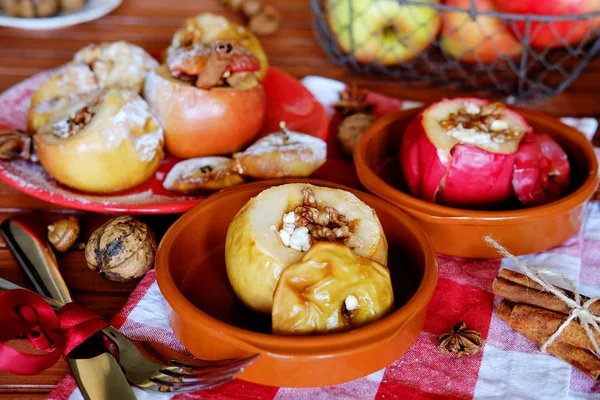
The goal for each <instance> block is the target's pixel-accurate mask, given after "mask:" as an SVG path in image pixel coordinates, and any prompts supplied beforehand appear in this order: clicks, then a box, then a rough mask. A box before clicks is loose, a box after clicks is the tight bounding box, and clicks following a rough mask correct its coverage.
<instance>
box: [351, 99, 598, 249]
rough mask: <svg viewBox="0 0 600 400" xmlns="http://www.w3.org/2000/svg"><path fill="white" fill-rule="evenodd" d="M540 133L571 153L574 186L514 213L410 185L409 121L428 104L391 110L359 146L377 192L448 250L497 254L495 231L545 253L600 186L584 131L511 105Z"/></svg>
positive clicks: (571, 230)
mask: <svg viewBox="0 0 600 400" xmlns="http://www.w3.org/2000/svg"><path fill="white" fill-rule="evenodd" d="M511 108H512V109H514V110H516V111H518V112H519V113H521V115H523V117H524V118H525V119H526V120H527V122H528V123H529V124H530V125H531V126H532V127H533V128H534V131H535V132H541V133H547V134H548V135H550V136H551V137H552V138H554V139H555V140H556V141H557V142H558V143H559V144H560V145H561V146H562V147H563V148H564V149H565V151H566V152H567V154H568V156H569V161H570V163H571V168H572V181H573V185H572V186H573V187H572V190H571V192H570V194H568V195H567V196H565V197H563V198H561V199H559V200H557V201H554V202H552V203H549V204H546V205H543V206H537V207H531V208H522V209H518V210H508V211H472V210H465V209H459V208H452V207H446V206H442V205H438V204H433V203H429V202H426V201H423V200H420V199H417V198H415V197H413V196H411V195H410V194H409V193H408V191H406V189H405V188H404V182H403V177H402V169H401V167H400V159H399V154H400V144H401V140H402V135H403V133H404V131H405V129H406V127H407V125H408V123H409V122H410V121H411V120H412V119H413V118H414V117H415V116H416V115H417V114H418V113H420V112H421V111H422V110H423V108H417V109H411V110H405V111H400V112H396V113H393V114H389V115H387V116H385V117H383V118H381V119H380V120H378V121H377V122H376V123H375V124H373V125H372V126H371V127H370V128H369V129H368V130H367V131H366V132H365V133H364V135H363V136H362V137H361V139H360V141H359V143H358V144H357V146H356V148H355V150H354V162H355V165H356V171H357V174H358V178H359V180H360V182H361V184H362V185H363V186H364V187H365V188H366V189H367V190H368V191H370V192H371V193H373V194H375V195H377V196H379V197H381V198H383V199H385V200H387V201H389V202H391V203H393V204H395V205H397V206H398V207H400V208H402V209H403V210H404V211H406V212H407V213H409V214H410V215H411V216H412V217H414V218H415V219H416V220H417V222H418V223H419V224H420V225H421V226H422V227H423V228H424V229H425V231H426V232H427V234H428V235H429V237H430V239H431V240H432V241H433V244H434V246H435V248H436V250H437V251H438V252H439V253H442V254H448V255H452V256H459V257H472V258H496V257H498V253H497V252H496V250H494V249H492V248H490V247H488V246H487V245H486V244H485V242H484V241H483V237H484V236H486V235H491V236H492V237H493V238H495V239H496V240H498V241H499V242H500V243H502V244H503V245H504V246H505V247H506V248H508V249H509V250H510V251H511V252H512V253H514V254H516V255H522V254H528V253H534V252H538V251H542V250H545V249H548V248H551V247H553V246H556V245H558V244H559V243H561V242H563V241H565V240H566V239H568V238H569V237H571V236H572V235H573V234H575V233H576V232H577V231H578V230H579V228H580V227H581V225H582V222H583V217H584V213H585V209H586V206H587V204H588V202H589V200H590V198H591V196H592V195H593V193H594V191H595V190H596V188H597V187H598V161H597V159H596V155H595V154H594V150H593V148H592V146H591V144H590V142H589V141H588V140H587V139H586V137H585V136H583V134H581V132H579V131H577V130H576V129H574V128H571V127H569V126H567V125H565V124H563V123H561V122H560V121H558V120H557V119H555V118H552V117H549V116H547V115H544V114H541V113H539V112H535V111H530V110H525V109H520V108H516V107H511Z"/></svg>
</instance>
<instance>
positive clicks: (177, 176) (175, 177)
mask: <svg viewBox="0 0 600 400" xmlns="http://www.w3.org/2000/svg"><path fill="white" fill-rule="evenodd" d="M243 182H244V178H243V177H242V176H241V175H240V174H238V173H237V172H236V171H235V168H234V164H233V160H232V159H230V158H227V157H200V158H190V159H189V160H184V161H180V162H178V163H177V164H175V165H174V166H173V168H171V170H170V171H169V173H168V174H167V176H166V178H165V180H164V181H163V186H164V188H165V189H167V190H170V191H172V192H177V193H183V194H188V193H194V192H212V191H217V190H221V189H225V188H226V187H229V186H233V185H238V184H240V183H243Z"/></svg>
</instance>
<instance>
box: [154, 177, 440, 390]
mask: <svg viewBox="0 0 600 400" xmlns="http://www.w3.org/2000/svg"><path fill="white" fill-rule="evenodd" d="M290 182H299V181H298V180H290V179H281V180H276V181H268V182H267V181H265V182H257V183H251V184H246V185H241V186H237V187H234V188H231V189H227V190H225V191H223V192H220V193H218V194H215V195H213V196H211V197H210V198H209V199H208V200H206V201H204V202H202V203H200V204H199V205H198V206H197V207H196V208H194V209H193V210H191V211H189V212H188V213H187V214H185V215H184V216H183V217H181V218H180V219H179V220H178V221H177V222H175V224H173V225H172V226H171V228H170V229H169V230H168V231H167V233H166V234H165V236H164V238H163V240H162V242H161V244H160V246H159V249H158V254H157V256H156V274H157V279H158V285H159V287H160V290H161V292H162V293H163V295H164V296H165V299H166V300H167V303H168V304H169V306H170V307H169V309H170V311H169V319H170V321H171V325H172V327H173V330H174V331H175V334H176V335H177V337H178V338H179V339H180V340H181V342H182V343H183V345H184V346H185V347H186V348H187V349H188V350H189V351H190V353H191V354H193V355H194V356H196V357H198V358H203V359H222V358H231V357H247V356H251V355H254V354H259V355H260V357H258V358H257V359H256V360H255V361H254V362H253V363H252V364H251V365H250V366H248V367H247V368H246V370H245V371H244V372H242V374H240V375H239V378H240V379H244V380H247V381H251V382H256V383H261V384H265V385H275V386H284V387H311V386H324V385H332V384H337V383H341V382H346V381H350V380H354V379H357V378H360V377H363V376H366V375H368V374H370V373H373V372H375V371H378V370H380V369H381V368H384V367H385V366H387V365H389V364H390V363H392V362H393V361H395V360H396V359H398V358H399V357H400V356H401V355H402V354H404V353H405V352H406V351H407V350H408V349H409V348H410V346H411V345H412V344H413V343H414V341H415V340H416V338H417V336H418V334H419V332H420V331H421V329H422V327H423V323H424V320H425V309H426V306H427V304H428V302H429V300H430V298H431V296H432V294H433V291H434V288H435V285H436V280H437V273H438V272H437V264H436V255H435V252H434V250H433V246H432V245H431V242H430V241H429V239H428V238H427V236H426V235H425V232H424V231H423V230H422V229H421V228H420V227H419V225H418V224H417V223H416V222H415V221H414V220H413V219H412V218H410V217H409V216H408V215H407V214H405V213H404V212H402V211H401V210H399V209H398V208H397V207H396V206H394V205H392V204H390V203H388V202H386V201H384V200H381V199H379V198H376V197H374V196H372V195H370V194H366V193H362V192H358V191H354V190H350V189H346V188H344V187H343V186H339V185H335V184H332V183H328V182H324V181H318V180H310V179H308V180H302V182H307V183H312V184H314V185H319V186H329V187H335V188H341V189H346V190H350V191H352V192H353V193H354V194H356V195H357V196H358V197H359V198H360V199H361V200H363V201H364V202H366V203H367V204H368V205H370V206H371V207H372V208H374V209H375V210H376V212H377V214H378V216H379V218H380V220H381V223H382V225H383V228H384V231H385V234H386V236H387V240H388V243H389V264H388V265H389V269H390V272H391V277H392V284H393V288H394V295H395V298H396V306H397V309H396V311H395V312H393V313H392V314H390V315H388V316H387V317H385V318H383V319H382V320H380V321H377V322H375V323H373V324H370V325H368V326H365V327H362V328H360V329H357V330H354V331H349V332H344V333H336V334H330V335H321V336H309V337H299V336H295V337H290V336H275V335H271V334H270V318H269V317H268V316H262V315H258V314H255V313H253V312H252V311H250V310H249V309H247V308H245V307H244V306H243V305H242V303H241V302H240V301H239V300H238V299H237V298H236V296H235V294H234V292H233V290H232V289H231V287H230V285H229V281H228V279H227V273H226V270H225V237H226V234H227V228H228V226H229V223H230V222H231V220H232V219H233V217H234V216H235V214H236V213H237V212H238V211H239V210H240V209H241V208H242V206H243V205H244V204H245V203H246V202H247V201H248V200H249V199H250V198H252V197H253V196H256V195H257V194H258V193H260V192H261V191H262V190H264V189H267V188H268V187H271V186H275V185H279V184H283V183H290Z"/></svg>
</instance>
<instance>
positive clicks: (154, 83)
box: [144, 42, 266, 158]
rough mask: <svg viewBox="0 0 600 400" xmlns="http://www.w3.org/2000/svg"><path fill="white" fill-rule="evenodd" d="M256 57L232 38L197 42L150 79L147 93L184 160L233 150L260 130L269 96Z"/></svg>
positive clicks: (169, 143)
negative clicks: (228, 40) (257, 73)
mask: <svg viewBox="0 0 600 400" xmlns="http://www.w3.org/2000/svg"><path fill="white" fill-rule="evenodd" d="M258 68H259V66H258V61H257V60H256V58H255V57H254V56H253V55H252V54H251V53H250V52H249V51H247V50H246V49H244V48H243V47H240V46H238V45H235V44H233V43H231V42H211V43H210V44H206V43H197V44H195V45H193V46H191V47H190V48H186V49H179V50H177V51H174V52H172V53H171V54H170V56H169V58H168V60H167V64H166V65H163V66H160V67H158V68H157V69H156V70H154V71H153V72H152V73H151V74H150V75H149V76H148V79H147V81H146V87H145V90H144V97H145V98H146V100H147V101H148V103H149V104H150V106H151V108H152V110H153V111H154V112H155V114H156V115H157V117H158V119H159V120H160V122H161V124H162V126H163V128H164V130H165V143H166V148H167V151H168V152H169V153H170V154H172V155H174V156H175V157H178V158H193V157H202V156H210V155H218V154H231V153H234V152H236V151H239V150H241V149H242V148H243V147H245V146H246V145H247V144H248V143H250V142H251V141H252V139H253V138H254V137H255V136H256V135H257V134H258V132H259V131H260V129H261V127H262V123H263V119H264V116H265V107H266V96H265V92H264V89H263V87H262V85H261V84H260V82H259V81H258V79H257V78H256V77H255V76H254V75H253V71H256V70H257V69H258Z"/></svg>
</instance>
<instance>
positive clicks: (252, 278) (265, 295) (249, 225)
mask: <svg viewBox="0 0 600 400" xmlns="http://www.w3.org/2000/svg"><path fill="white" fill-rule="evenodd" d="M305 189H310V194H311V195H310V196H309V197H308V198H306V193H307V192H306V191H305ZM304 204H312V205H314V207H313V208H315V209H316V211H317V213H318V214H320V215H321V216H323V217H327V218H330V217H331V219H330V220H329V221H330V222H332V223H331V224H329V223H328V224H327V228H329V229H335V226H334V225H335V223H334V221H338V222H339V221H340V216H343V218H344V220H345V221H347V224H346V225H347V226H348V229H349V230H350V231H351V233H352V236H354V237H356V238H358V239H360V244H359V245H356V246H354V245H353V246H352V247H353V248H352V251H353V252H354V253H356V254H357V255H360V256H361V257H365V258H369V259H372V260H374V261H376V262H378V263H380V264H383V265H386V264H387V249H388V248H387V241H386V238H385V234H384V232H383V228H382V227H381V224H380V222H379V219H378V218H377V215H376V213H375V211H374V210H373V209H372V208H371V207H369V206H368V205H366V204H365V203H363V202H362V201H361V200H360V199H359V198H357V197H356V196H355V195H353V194H352V193H350V192H347V191H344V190H339V189H332V188H327V187H320V186H313V185H309V184H304V183H297V184H287V185H280V186H275V187H272V188H270V189H267V190H264V191H262V192H261V193H260V194H259V195H257V196H256V197H254V198H252V199H251V200H250V201H248V203H246V205H245V206H244V207H243V208H242V209H241V210H240V211H239V212H238V214H237V215H236V216H235V218H234V219H233V221H232V222H231V224H230V225H229V229H228V231H227V240H226V245H225V262H226V266H227V275H228V277H229V281H230V283H231V286H232V288H233V290H234V291H235V293H236V294H237V296H238V297H239V298H240V300H241V301H242V302H243V303H244V304H246V305H247V306H248V307H250V308H251V309H253V310H255V311H258V312H261V313H266V314H270V313H271V308H272V305H273V291H274V290H275V286H276V284H277V281H278V280H279V276H280V275H281V272H282V271H283V270H284V269H285V268H286V267H287V266H289V265H290V264H293V263H294V262H296V261H298V260H299V259H300V258H302V256H303V254H304V253H303V252H302V251H298V250H296V249H294V248H292V247H289V246H286V245H285V243H283V241H282V239H281V236H280V234H279V232H280V230H281V229H282V228H283V225H284V223H286V222H284V216H285V215H286V214H288V213H290V212H291V211H294V210H296V209H297V208H298V207H301V206H303V205H304ZM327 207H329V209H327V210H330V211H331V213H329V212H325V211H326V208H327ZM333 210H335V213H337V216H334V215H333V214H334V212H333ZM313 221H314V219H313ZM305 228H306V231H308V233H310V230H309V229H308V227H307V226H305ZM302 231H304V229H303V230H302ZM305 233H307V232H305ZM300 235H302V232H300ZM297 239H298V240H306V237H305V238H304V239H302V238H301V237H299V238H297ZM314 242H318V240H314ZM309 244H312V241H311V242H310V243H309ZM304 247H306V246H304ZM300 248H301V249H302V244H300Z"/></svg>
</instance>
